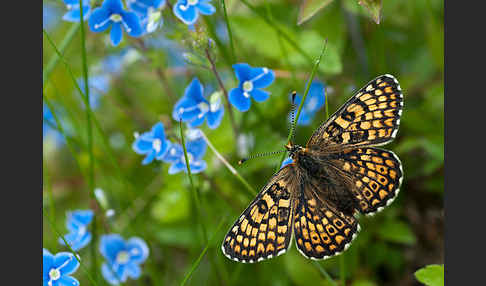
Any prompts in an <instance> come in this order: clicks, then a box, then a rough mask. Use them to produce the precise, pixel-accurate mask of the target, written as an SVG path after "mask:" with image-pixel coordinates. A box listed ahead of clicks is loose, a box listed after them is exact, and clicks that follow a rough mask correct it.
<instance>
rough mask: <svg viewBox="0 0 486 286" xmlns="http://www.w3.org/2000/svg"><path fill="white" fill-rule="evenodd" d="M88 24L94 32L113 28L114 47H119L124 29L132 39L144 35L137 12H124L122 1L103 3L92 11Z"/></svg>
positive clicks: (112, 39) (108, 0) (111, 0)
mask: <svg viewBox="0 0 486 286" xmlns="http://www.w3.org/2000/svg"><path fill="white" fill-rule="evenodd" d="M88 24H89V28H90V29H91V31H93V32H103V31H106V30H107V29H108V28H109V27H111V32H110V39H111V43H112V44H113V46H118V44H119V43H120V42H121V39H122V37H123V33H122V28H123V29H125V32H126V33H128V34H129V35H130V36H132V37H138V36H140V35H142V33H143V30H142V26H141V24H140V19H139V18H138V16H137V15H136V14H135V12H129V11H126V10H123V4H122V2H121V0H105V1H103V4H102V5H101V7H98V8H96V9H94V10H93V11H92V13H91V16H90V17H89V21H88Z"/></svg>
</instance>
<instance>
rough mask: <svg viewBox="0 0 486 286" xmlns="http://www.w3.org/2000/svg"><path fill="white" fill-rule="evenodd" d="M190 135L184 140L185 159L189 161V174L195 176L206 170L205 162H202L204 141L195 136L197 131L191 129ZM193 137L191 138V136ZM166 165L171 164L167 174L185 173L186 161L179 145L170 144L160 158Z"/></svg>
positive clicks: (204, 150)
mask: <svg viewBox="0 0 486 286" xmlns="http://www.w3.org/2000/svg"><path fill="white" fill-rule="evenodd" d="M193 131H195V132H193V133H192V134H190V133H186V134H188V135H189V136H187V138H186V140H187V141H186V150H187V157H188V159H189V167H190V168H191V173H193V174H196V173H199V172H202V171H204V170H205V169H206V168H207V164H206V162H205V161H204V160H203V157H204V153H206V147H207V144H206V141H205V140H204V139H203V138H202V137H198V136H197V131H199V130H197V129H193ZM199 132H200V131H199ZM192 135H194V137H192V138H191V136H192ZM161 160H162V161H164V162H166V163H171V164H172V165H171V166H170V168H169V174H171V175H172V174H176V173H179V172H180V171H182V170H184V172H186V173H187V166H186V159H185V157H184V149H183V148H182V145H181V144H174V143H171V144H170V146H169V150H168V151H167V153H166V154H165V156H163V157H162V158H161Z"/></svg>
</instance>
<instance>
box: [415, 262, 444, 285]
mask: <svg viewBox="0 0 486 286" xmlns="http://www.w3.org/2000/svg"><path fill="white" fill-rule="evenodd" d="M415 277H416V278H417V280H418V281H420V282H422V283H424V284H425V285H427V286H441V285H444V264H442V265H438V264H431V265H427V266H425V267H424V268H421V269H419V270H417V271H416V272H415Z"/></svg>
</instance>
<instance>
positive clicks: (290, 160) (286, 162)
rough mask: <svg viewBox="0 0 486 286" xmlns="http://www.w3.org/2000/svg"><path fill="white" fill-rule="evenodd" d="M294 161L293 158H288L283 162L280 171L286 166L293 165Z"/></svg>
mask: <svg viewBox="0 0 486 286" xmlns="http://www.w3.org/2000/svg"><path fill="white" fill-rule="evenodd" d="M293 162H294V160H292V158H290V157H287V158H286V159H285V160H283V162H282V166H280V169H282V168H283V167H285V166H286V165H288V164H290V163H293Z"/></svg>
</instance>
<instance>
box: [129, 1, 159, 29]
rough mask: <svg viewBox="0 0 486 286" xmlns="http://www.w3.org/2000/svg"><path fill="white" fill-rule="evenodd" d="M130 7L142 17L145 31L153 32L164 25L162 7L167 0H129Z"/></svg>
mask: <svg viewBox="0 0 486 286" xmlns="http://www.w3.org/2000/svg"><path fill="white" fill-rule="evenodd" d="M127 5H128V7H129V8H130V9H131V10H132V11H134V12H135V13H136V14H137V16H138V17H139V18H140V23H141V25H142V28H143V31H144V32H145V33H152V32H153V31H155V30H156V29H157V28H158V27H160V26H162V24H163V19H162V13H161V12H162V11H161V10H162V8H163V7H164V6H165V0H127Z"/></svg>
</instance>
